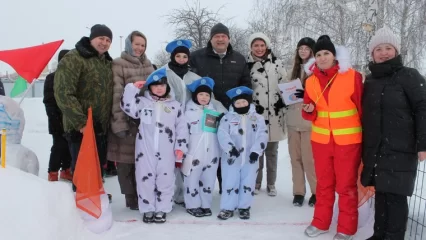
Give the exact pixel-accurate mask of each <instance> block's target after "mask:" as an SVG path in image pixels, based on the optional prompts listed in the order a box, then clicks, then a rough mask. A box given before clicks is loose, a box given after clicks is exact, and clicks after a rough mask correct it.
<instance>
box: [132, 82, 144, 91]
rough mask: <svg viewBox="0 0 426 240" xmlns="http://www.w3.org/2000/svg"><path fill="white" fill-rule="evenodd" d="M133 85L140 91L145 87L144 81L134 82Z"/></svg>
mask: <svg viewBox="0 0 426 240" xmlns="http://www.w3.org/2000/svg"><path fill="white" fill-rule="evenodd" d="M133 85H134V86H135V87H137V88H139V89H141V88H142V87H143V85H145V81H137V82H134V83H133Z"/></svg>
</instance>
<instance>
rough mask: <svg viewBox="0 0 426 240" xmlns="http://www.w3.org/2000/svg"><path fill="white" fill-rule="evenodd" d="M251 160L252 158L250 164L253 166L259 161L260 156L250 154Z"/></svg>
mask: <svg viewBox="0 0 426 240" xmlns="http://www.w3.org/2000/svg"><path fill="white" fill-rule="evenodd" d="M249 158H250V163H251V164H253V163H255V162H256V161H257V160H258V159H259V154H257V153H255V152H252V153H250V156H249Z"/></svg>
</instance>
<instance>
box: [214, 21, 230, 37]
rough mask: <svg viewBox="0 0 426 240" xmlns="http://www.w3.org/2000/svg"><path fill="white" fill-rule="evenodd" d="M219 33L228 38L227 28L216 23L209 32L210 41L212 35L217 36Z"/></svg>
mask: <svg viewBox="0 0 426 240" xmlns="http://www.w3.org/2000/svg"><path fill="white" fill-rule="evenodd" d="M219 33H223V34H225V35H226V36H228V37H229V29H228V27H227V26H225V25H223V24H222V23H218V24H216V25H214V26H213V27H212V29H211V30H210V39H212V38H213V36H214V35H216V34H219Z"/></svg>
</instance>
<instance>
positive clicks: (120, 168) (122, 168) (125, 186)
mask: <svg viewBox="0 0 426 240" xmlns="http://www.w3.org/2000/svg"><path fill="white" fill-rule="evenodd" d="M135 173H136V170H135V164H134V163H120V162H117V175H118V183H119V184H120V189H121V193H122V194H126V195H134V196H137V191H136V177H135Z"/></svg>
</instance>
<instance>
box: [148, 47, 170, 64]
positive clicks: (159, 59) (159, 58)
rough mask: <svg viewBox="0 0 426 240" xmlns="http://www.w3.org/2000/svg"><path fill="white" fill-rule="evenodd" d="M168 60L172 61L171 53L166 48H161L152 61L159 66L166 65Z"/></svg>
mask: <svg viewBox="0 0 426 240" xmlns="http://www.w3.org/2000/svg"><path fill="white" fill-rule="evenodd" d="M168 62H170V54H169V53H168V52H166V50H164V49H161V50H159V51H158V52H157V53H156V54H155V56H154V58H153V60H152V63H153V64H155V65H156V66H157V67H158V68H160V67H162V66H164V65H166V64H167V63H168Z"/></svg>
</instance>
